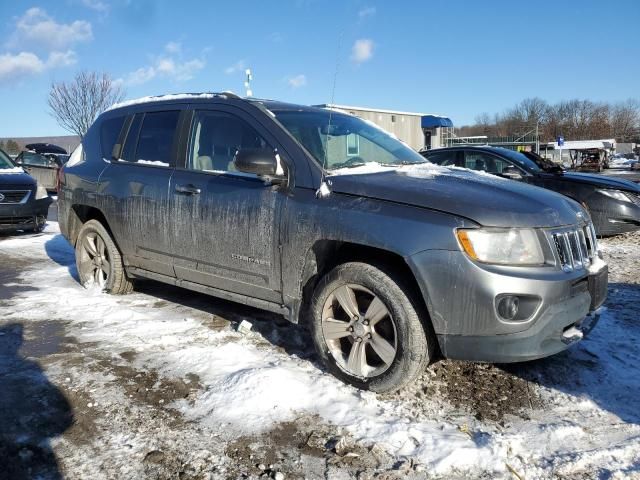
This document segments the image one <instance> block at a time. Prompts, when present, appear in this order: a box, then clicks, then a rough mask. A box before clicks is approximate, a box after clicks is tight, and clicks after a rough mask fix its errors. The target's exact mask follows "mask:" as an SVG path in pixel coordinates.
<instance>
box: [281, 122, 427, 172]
mask: <svg viewBox="0 0 640 480" xmlns="http://www.w3.org/2000/svg"><path fill="white" fill-rule="evenodd" d="M274 114H275V116H276V119H277V120H278V121H279V122H280V123H281V124H282V125H283V126H284V128H286V129H287V130H288V131H289V133H290V134H291V135H292V136H293V137H294V138H295V139H296V140H297V141H298V142H299V143H300V144H302V146H303V147H305V149H306V150H307V151H308V152H309V153H310V154H311V155H312V157H313V158H314V159H315V161H316V162H317V163H318V164H319V165H321V166H323V167H324V168H326V169H327V170H336V169H339V168H345V167H357V166H360V165H364V164H366V163H370V162H373V163H378V164H381V165H406V164H411V163H424V162H425V161H426V160H425V159H424V158H423V157H422V156H421V155H419V154H418V153H417V152H415V151H414V150H412V149H411V148H409V146H407V145H406V144H404V143H402V142H401V141H399V140H398V139H396V138H394V137H393V136H391V135H390V134H388V133H387V132H385V131H384V130H382V129H380V128H379V127H377V126H376V125H374V124H372V123H370V122H367V121H364V120H362V119H360V118H357V117H353V116H351V115H345V114H342V113H337V112H329V111H291V110H283V111H277V110H276V111H274ZM330 117H331V118H330ZM356 146H357V147H356ZM356 148H357V150H356ZM356 151H357V152H358V153H354V154H353V155H352V154H351V152H356Z"/></svg>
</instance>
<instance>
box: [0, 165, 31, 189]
mask: <svg viewBox="0 0 640 480" xmlns="http://www.w3.org/2000/svg"><path fill="white" fill-rule="evenodd" d="M18 169H19V170H21V171H20V172H19V171H18ZM2 170H3V169H1V168H0V186H2V187H13V186H22V187H24V186H27V185H35V183H36V181H35V180H34V178H33V177H32V176H31V175H28V174H27V173H25V171H24V170H22V169H21V168H20V167H16V168H15V169H13V168H12V169H9V170H10V171H11V173H2Z"/></svg>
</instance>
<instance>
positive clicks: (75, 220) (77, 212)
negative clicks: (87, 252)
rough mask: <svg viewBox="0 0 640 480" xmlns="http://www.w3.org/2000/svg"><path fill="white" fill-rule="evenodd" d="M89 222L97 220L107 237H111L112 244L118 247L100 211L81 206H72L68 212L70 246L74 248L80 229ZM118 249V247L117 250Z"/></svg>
mask: <svg viewBox="0 0 640 480" xmlns="http://www.w3.org/2000/svg"><path fill="white" fill-rule="evenodd" d="M89 220H97V221H98V222H100V223H101V224H102V226H103V227H104V228H105V229H106V230H107V232H108V233H109V235H111V238H112V239H113V242H114V243H115V244H116V246H118V242H117V241H116V239H115V237H114V236H113V232H112V231H111V227H110V226H109V222H108V221H107V218H106V217H105V216H104V213H102V211H100V209H98V208H96V207H92V206H89V205H81V204H74V205H72V206H71V209H70V210H69V219H68V231H69V241H70V242H71V244H72V245H74V246H75V244H76V241H77V240H78V234H79V233H80V229H81V228H82V226H83V225H84V224H85V223H87V222H88V221H89ZM119 248H120V247H118V249H119Z"/></svg>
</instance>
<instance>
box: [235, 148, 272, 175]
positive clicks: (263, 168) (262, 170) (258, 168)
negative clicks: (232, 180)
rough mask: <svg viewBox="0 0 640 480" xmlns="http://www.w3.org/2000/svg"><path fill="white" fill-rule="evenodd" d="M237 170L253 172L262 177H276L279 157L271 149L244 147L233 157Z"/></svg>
mask: <svg viewBox="0 0 640 480" xmlns="http://www.w3.org/2000/svg"><path fill="white" fill-rule="evenodd" d="M233 164H234V165H235V167H236V170H238V171H239V172H243V173H253V174H255V175H258V176H260V177H275V176H276V175H277V173H278V159H277V158H276V155H275V153H274V152H273V151H272V150H269V149H261V148H243V149H242V150H238V152H237V153H236V156H235V157H234V159H233Z"/></svg>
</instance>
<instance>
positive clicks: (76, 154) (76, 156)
mask: <svg viewBox="0 0 640 480" xmlns="http://www.w3.org/2000/svg"><path fill="white" fill-rule="evenodd" d="M83 161H84V150H83V147H82V142H80V144H79V145H78V146H77V147H76V149H75V150H74V151H73V153H72V154H71V156H70V157H69V160H68V161H67V163H66V166H67V167H75V166H76V165H78V164H80V163H82V162H83Z"/></svg>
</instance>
